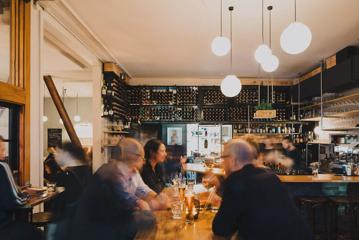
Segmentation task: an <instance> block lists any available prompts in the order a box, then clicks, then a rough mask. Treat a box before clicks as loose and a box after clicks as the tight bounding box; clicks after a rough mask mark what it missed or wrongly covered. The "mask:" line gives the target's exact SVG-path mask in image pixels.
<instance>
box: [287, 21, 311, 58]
mask: <svg viewBox="0 0 359 240" xmlns="http://www.w3.org/2000/svg"><path fill="white" fill-rule="evenodd" d="M311 41H312V32H311V31H310V29H309V27H308V26H307V25H305V24H303V23H301V22H293V23H291V24H289V26H288V27H286V28H285V29H284V30H283V32H282V34H281V36H280V46H281V47H282V49H283V51H284V52H286V53H288V54H299V53H302V52H304V51H305V50H306V49H307V48H308V47H309V45H310V43H311Z"/></svg>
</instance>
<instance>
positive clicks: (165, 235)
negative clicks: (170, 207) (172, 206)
mask: <svg viewBox="0 0 359 240" xmlns="http://www.w3.org/2000/svg"><path fill="white" fill-rule="evenodd" d="M215 214H216V213H213V212H211V211H207V210H206V211H201V213H200V215H199V218H198V219H197V220H195V222H194V223H193V224H186V222H185V217H184V216H183V218H182V219H180V220H174V219H172V213H171V211H166V210H164V211H155V212H154V215H155V217H156V221H157V224H156V227H155V228H152V229H149V230H144V231H140V232H138V233H137V235H136V237H135V239H136V240H147V239H166V240H172V239H173V240H175V239H176V240H177V239H204V240H205V239H212V220H213V218H214V216H215Z"/></svg>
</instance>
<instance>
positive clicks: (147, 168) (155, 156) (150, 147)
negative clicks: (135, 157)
mask: <svg viewBox="0 0 359 240" xmlns="http://www.w3.org/2000/svg"><path fill="white" fill-rule="evenodd" d="M144 148H145V159H146V163H145V165H144V166H143V169H142V173H141V176H142V179H143V181H144V182H145V183H146V184H147V185H148V186H149V187H150V188H151V189H152V190H153V191H155V192H156V193H160V192H161V191H162V190H163V189H164V187H165V179H164V166H163V163H164V162H165V161H166V157H167V153H166V146H165V145H164V143H163V142H162V141H160V140H157V139H151V140H149V141H148V142H147V143H146V145H145V147H144Z"/></svg>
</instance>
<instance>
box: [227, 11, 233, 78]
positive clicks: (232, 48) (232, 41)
mask: <svg viewBox="0 0 359 240" xmlns="http://www.w3.org/2000/svg"><path fill="white" fill-rule="evenodd" d="M228 9H229V12H230V28H231V35H230V39H231V73H232V72H233V67H232V62H233V51H232V49H233V37H232V11H233V9H234V8H233V7H232V6H230V7H229V8H228Z"/></svg>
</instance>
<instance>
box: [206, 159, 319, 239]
mask: <svg viewBox="0 0 359 240" xmlns="http://www.w3.org/2000/svg"><path fill="white" fill-rule="evenodd" d="M223 189H224V190H223V198H222V204H221V206H220V209H219V211H218V213H217V215H216V216H215V218H214V220H213V223H212V229H213V232H214V234H216V235H219V236H224V237H228V236H231V235H232V234H234V233H235V232H237V231H238V235H239V237H240V239H243V240H261V239H266V240H271V239H273V240H310V239H312V237H311V234H310V231H309V228H308V227H307V225H306V223H305V221H304V219H303V218H302V216H301V215H300V213H299V211H298V210H297V208H296V206H295V205H294V202H293V200H292V199H291V198H290V196H289V194H288V192H287V189H286V188H285V186H284V185H283V184H282V183H281V181H280V180H279V178H278V177H277V176H276V175H275V174H273V173H270V172H269V171H266V170H264V169H261V168H256V167H254V166H253V165H246V166H244V167H243V168H242V169H241V170H239V171H236V172H233V173H231V174H230V175H229V176H228V178H227V179H226V180H225V181H224V183H223Z"/></svg>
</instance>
